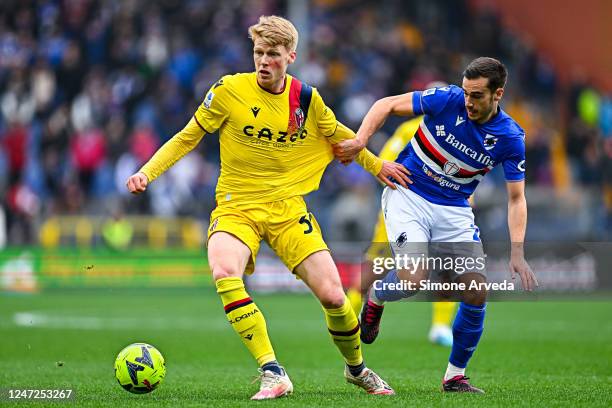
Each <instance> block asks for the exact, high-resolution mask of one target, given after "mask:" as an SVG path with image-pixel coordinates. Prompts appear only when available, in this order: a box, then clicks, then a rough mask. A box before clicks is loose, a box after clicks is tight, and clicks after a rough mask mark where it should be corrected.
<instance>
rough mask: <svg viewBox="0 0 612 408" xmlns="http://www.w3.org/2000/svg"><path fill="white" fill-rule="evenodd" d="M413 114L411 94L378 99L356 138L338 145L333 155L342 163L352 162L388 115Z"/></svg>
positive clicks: (364, 119)
mask: <svg viewBox="0 0 612 408" xmlns="http://www.w3.org/2000/svg"><path fill="white" fill-rule="evenodd" d="M413 114H414V111H413V109H412V92H408V93H405V94H402V95H395V96H388V97H386V98H382V99H379V100H378V101H376V102H375V103H374V105H372V107H371V108H370V110H369V111H368V113H367V114H366V116H365V118H363V122H361V126H360V127H359V130H358V131H357V137H356V138H355V139H352V140H346V141H344V142H341V143H338V145H337V146H335V148H334V155H335V156H336V157H337V158H338V160H340V161H342V162H345V161H352V160H354V159H355V157H356V156H357V154H358V153H359V151H360V150H361V149H363V148H364V147H365V146H366V145H367V144H368V140H369V139H370V137H371V136H372V135H373V134H374V133H375V132H376V131H377V130H378V129H380V128H381V126H382V125H383V124H384V123H385V121H386V120H387V118H388V117H389V115H398V116H408V115H413Z"/></svg>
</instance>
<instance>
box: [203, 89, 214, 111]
mask: <svg viewBox="0 0 612 408" xmlns="http://www.w3.org/2000/svg"><path fill="white" fill-rule="evenodd" d="M214 97H215V94H214V93H213V92H212V91H210V92H208V93H207V94H206V97H205V98H204V107H205V108H206V109H210V104H211V103H212V101H213V98H214Z"/></svg>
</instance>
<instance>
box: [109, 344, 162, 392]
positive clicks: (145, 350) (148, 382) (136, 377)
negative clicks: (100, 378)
mask: <svg viewBox="0 0 612 408" xmlns="http://www.w3.org/2000/svg"><path fill="white" fill-rule="evenodd" d="M165 376H166V363H165V362H164V357H163V356H162V355H161V353H160V352H159V350H157V349H156V348H155V347H153V346H152V345H150V344H146V343H134V344H130V345H129V346H127V347H126V348H124V349H123V350H121V351H120V352H119V355H118V356H117V359H116V360H115V377H116V378H117V381H119V385H121V386H122V387H123V388H124V389H125V390H127V391H129V392H132V393H134V394H145V393H148V392H151V391H153V390H154V389H155V388H157V386H159V384H160V383H161V382H162V380H163V379H164V377H165Z"/></svg>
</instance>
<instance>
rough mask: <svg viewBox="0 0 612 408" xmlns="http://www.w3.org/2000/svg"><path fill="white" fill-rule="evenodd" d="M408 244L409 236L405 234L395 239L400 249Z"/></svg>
mask: <svg viewBox="0 0 612 408" xmlns="http://www.w3.org/2000/svg"><path fill="white" fill-rule="evenodd" d="M406 242H408V234H406V233H405V232H402V233H401V234H399V235H398V236H397V238H396V239H395V245H397V247H398V248H401V247H403V246H404V245H406Z"/></svg>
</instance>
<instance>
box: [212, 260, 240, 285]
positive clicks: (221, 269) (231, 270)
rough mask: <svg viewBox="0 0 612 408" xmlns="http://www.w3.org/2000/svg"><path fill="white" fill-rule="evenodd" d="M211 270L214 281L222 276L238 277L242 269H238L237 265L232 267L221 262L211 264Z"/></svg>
mask: <svg viewBox="0 0 612 408" xmlns="http://www.w3.org/2000/svg"><path fill="white" fill-rule="evenodd" d="M211 271H212V276H213V279H214V280H215V282H216V281H218V280H219V279H223V278H235V277H239V276H241V274H242V271H239V270H238V268H237V267H232V266H230V265H223V264H216V265H212V266H211Z"/></svg>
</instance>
